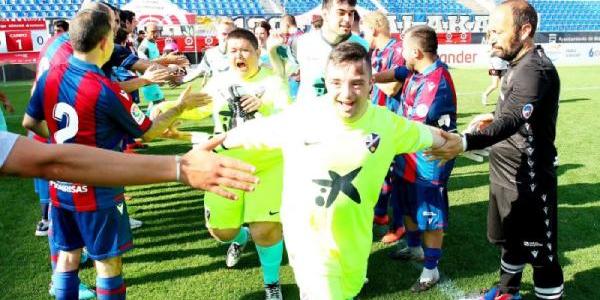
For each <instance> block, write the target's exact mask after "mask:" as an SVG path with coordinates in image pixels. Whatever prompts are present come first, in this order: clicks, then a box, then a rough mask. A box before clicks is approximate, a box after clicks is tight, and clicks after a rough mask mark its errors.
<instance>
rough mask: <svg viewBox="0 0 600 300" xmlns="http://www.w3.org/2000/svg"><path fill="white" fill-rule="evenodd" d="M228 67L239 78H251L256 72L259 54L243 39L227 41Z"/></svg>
mask: <svg viewBox="0 0 600 300" xmlns="http://www.w3.org/2000/svg"><path fill="white" fill-rule="evenodd" d="M227 55H228V57H229V66H230V67H231V69H232V70H233V71H235V72H237V73H238V74H240V75H241V77H248V76H252V75H254V74H255V73H256V71H257V70H258V62H259V55H260V52H259V51H258V50H257V49H254V47H253V46H252V44H251V43H250V42H249V41H247V40H245V39H228V40H227Z"/></svg>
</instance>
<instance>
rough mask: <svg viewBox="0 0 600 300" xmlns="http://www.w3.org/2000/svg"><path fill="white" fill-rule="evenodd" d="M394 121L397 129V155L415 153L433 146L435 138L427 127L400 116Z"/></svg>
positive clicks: (395, 117) (395, 137)
mask: <svg viewBox="0 0 600 300" xmlns="http://www.w3.org/2000/svg"><path fill="white" fill-rule="evenodd" d="M393 121H394V123H395V127H396V130H395V131H394V133H395V136H394V140H395V141H396V143H397V144H396V154H404V153H414V152H417V151H419V150H423V149H426V148H429V147H431V145H432V144H433V136H432V134H431V131H430V130H429V128H428V127H427V126H426V125H424V124H421V123H417V122H413V121H409V120H407V119H405V118H404V117H400V116H394V118H393Z"/></svg>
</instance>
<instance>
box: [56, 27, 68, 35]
mask: <svg viewBox="0 0 600 300" xmlns="http://www.w3.org/2000/svg"><path fill="white" fill-rule="evenodd" d="M64 32H65V30H64V29H63V28H62V27H58V26H55V27H54V35H59V34H61V33H64Z"/></svg>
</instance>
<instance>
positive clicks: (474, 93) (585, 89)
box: [456, 86, 600, 96]
mask: <svg viewBox="0 0 600 300" xmlns="http://www.w3.org/2000/svg"><path fill="white" fill-rule="evenodd" d="M592 90H600V86H585V87H578V88H569V89H561V90H560V91H561V92H563V91H592ZM481 93H482V92H462V93H456V95H457V96H468V95H481Z"/></svg>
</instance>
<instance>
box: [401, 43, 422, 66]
mask: <svg viewBox="0 0 600 300" xmlns="http://www.w3.org/2000/svg"><path fill="white" fill-rule="evenodd" d="M418 55H419V48H418V47H417V45H416V43H415V40H414V39H413V38H411V37H410V36H409V35H407V36H405V37H404V40H403V41H402V57H404V64H405V66H406V67H407V68H408V69H409V70H410V71H411V72H414V71H415V64H416V63H417V56H418Z"/></svg>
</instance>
